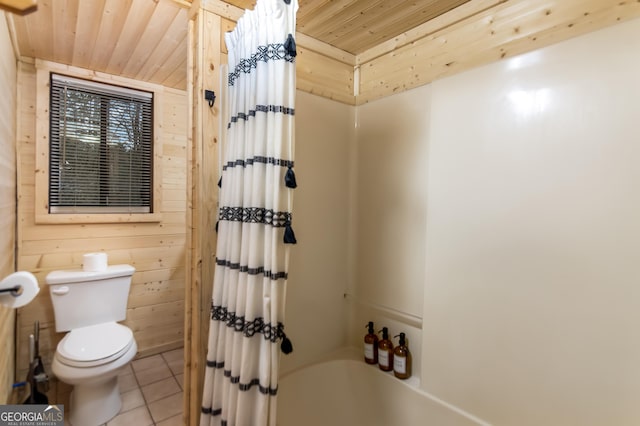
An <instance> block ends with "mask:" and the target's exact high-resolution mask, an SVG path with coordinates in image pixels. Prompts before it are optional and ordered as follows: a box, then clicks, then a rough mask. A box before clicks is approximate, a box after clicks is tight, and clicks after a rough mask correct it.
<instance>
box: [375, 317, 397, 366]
mask: <svg viewBox="0 0 640 426" xmlns="http://www.w3.org/2000/svg"><path fill="white" fill-rule="evenodd" d="M380 332H382V339H380V341H379V342H378V366H379V367H380V370H382V371H391V370H393V343H391V340H389V329H388V328H387V327H382V330H380V331H379V332H378V333H380Z"/></svg>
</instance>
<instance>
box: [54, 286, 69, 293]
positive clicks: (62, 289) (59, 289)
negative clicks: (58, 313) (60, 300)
mask: <svg viewBox="0 0 640 426" xmlns="http://www.w3.org/2000/svg"><path fill="white" fill-rule="evenodd" d="M51 293H53V294H55V295H57V296H63V295H65V294H67V293H69V287H67V286H66V285H61V286H59V287H54V288H52V289H51Z"/></svg>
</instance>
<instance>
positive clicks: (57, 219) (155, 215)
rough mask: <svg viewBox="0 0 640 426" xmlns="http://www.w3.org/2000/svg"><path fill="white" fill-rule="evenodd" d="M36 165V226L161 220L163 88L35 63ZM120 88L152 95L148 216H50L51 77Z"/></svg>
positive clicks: (105, 212)
mask: <svg viewBox="0 0 640 426" xmlns="http://www.w3.org/2000/svg"><path fill="white" fill-rule="evenodd" d="M35 65H36V117H35V121H36V164H35V166H36V167H35V172H36V177H35V187H36V188H35V189H36V191H35V221H36V223H123V222H124V223H127V222H160V221H161V220H162V213H161V210H160V208H161V205H162V197H161V194H162V191H161V179H162V143H161V141H162V131H161V129H162V122H161V121H162V109H161V105H162V92H163V88H162V86H159V85H155V84H151V83H145V82H141V81H137V80H132V79H128V78H124V77H118V76H113V75H109V74H103V73H97V72H95V71H90V70H84V69H81V68H77V67H71V66H66V65H61V64H55V63H52V62H48V61H42V60H36V64H35ZM52 73H53V74H61V75H65V76H69V77H72V78H80V79H84V80H90V81H94V82H96V83H105V84H110V85H116V86H122V87H125V88H131V89H134V90H142V91H146V92H152V93H153V99H154V101H153V118H154V119H153V140H152V144H153V147H152V206H151V212H149V213H138V212H115V213H114V212H109V211H108V210H109V207H104V208H103V207H97V208H96V211H99V212H96V213H88V212H76V213H51V212H50V211H49V182H50V180H49V152H50V151H49V150H50V146H49V128H50V126H49V124H50V111H49V101H50V78H51V77H50V75H51V74H52Z"/></svg>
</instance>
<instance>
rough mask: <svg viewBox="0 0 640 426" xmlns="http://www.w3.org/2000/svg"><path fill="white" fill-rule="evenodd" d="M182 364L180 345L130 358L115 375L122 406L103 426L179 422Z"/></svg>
mask: <svg viewBox="0 0 640 426" xmlns="http://www.w3.org/2000/svg"><path fill="white" fill-rule="evenodd" d="M183 368H184V360H183V350H182V348H180V349H174V350H172V351H168V352H164V353H162V354H158V355H152V356H149V357H146V358H140V359H137V360H134V361H133V362H132V363H131V364H130V365H128V366H127V368H125V369H123V371H122V372H120V374H119V375H118V384H119V385H120V394H121V395H122V409H121V410H120V413H119V414H118V415H117V416H116V417H114V418H113V419H111V421H109V422H108V423H107V424H106V426H131V425H136V426H154V425H157V426H182V424H183V423H182V396H183ZM60 392H61V391H60V390H59V391H58V396H59V398H60V399H62V400H63V401H64V403H65V408H66V407H68V400H69V396H68V394H67V395H63V396H61V395H60ZM65 399H66V400H65ZM65 423H66V422H65ZM66 424H69V423H66Z"/></svg>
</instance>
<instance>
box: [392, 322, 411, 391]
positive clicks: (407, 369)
mask: <svg viewBox="0 0 640 426" xmlns="http://www.w3.org/2000/svg"><path fill="white" fill-rule="evenodd" d="M395 337H400V341H399V343H398V346H396V348H395V349H394V350H393V374H394V375H395V376H396V377H397V378H398V379H403V380H404V379H408V378H409V377H411V352H409V346H407V340H406V339H405V334H404V333H400V334H399V335H397V336H395Z"/></svg>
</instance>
